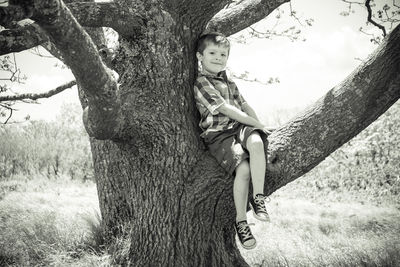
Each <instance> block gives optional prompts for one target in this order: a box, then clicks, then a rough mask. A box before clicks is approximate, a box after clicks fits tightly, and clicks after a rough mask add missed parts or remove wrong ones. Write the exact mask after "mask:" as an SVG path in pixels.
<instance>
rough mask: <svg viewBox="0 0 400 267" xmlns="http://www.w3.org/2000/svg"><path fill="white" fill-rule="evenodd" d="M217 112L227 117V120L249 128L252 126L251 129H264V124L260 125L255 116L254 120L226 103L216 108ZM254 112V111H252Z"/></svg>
mask: <svg viewBox="0 0 400 267" xmlns="http://www.w3.org/2000/svg"><path fill="white" fill-rule="evenodd" d="M217 110H218V111H219V112H221V113H222V114H224V115H225V116H228V117H229V118H231V119H233V120H235V121H238V122H240V123H243V124H246V125H249V126H253V127H257V128H261V129H264V128H265V126H264V124H262V123H261V122H260V121H259V120H258V119H257V116H255V117H256V118H254V117H253V116H250V115H249V114H247V113H245V112H243V111H241V110H240V109H238V108H236V107H234V106H232V105H229V104H227V103H224V104H222V105H221V106H220V107H219V108H217ZM253 112H254V110H253ZM254 115H255V112H254Z"/></svg>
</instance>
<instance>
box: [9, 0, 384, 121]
mask: <svg viewBox="0 0 400 267" xmlns="http://www.w3.org/2000/svg"><path fill="white" fill-rule="evenodd" d="M384 1H389V0H380V1H376V2H382V3H383V2H384ZM292 8H293V10H295V11H296V16H297V17H298V18H299V19H300V20H304V19H308V18H312V19H313V20H314V22H313V26H311V27H302V26H301V25H300V24H299V23H297V22H296V20H295V19H294V18H291V17H289V16H288V14H289V4H284V5H282V6H281V8H280V9H281V12H282V11H283V14H282V16H281V19H280V20H279V26H278V28H282V29H284V28H285V27H289V26H290V25H295V26H296V27H297V28H299V29H300V30H301V38H305V39H306V40H305V41H294V42H293V41H291V40H289V38H286V37H274V38H272V39H258V38H251V39H246V42H245V43H240V42H237V41H235V40H237V39H238V38H239V37H240V36H241V35H242V36H243V35H246V33H245V32H241V33H238V34H235V35H234V36H232V38H231V40H232V47H231V52H230V58H229V61H228V66H229V70H230V71H231V72H232V73H239V74H240V73H244V72H248V73H249V76H250V77H251V78H257V80H260V81H266V80H268V79H269V78H270V77H273V78H278V79H279V81H280V82H279V83H272V84H268V85H264V84H262V83H259V82H246V81H243V80H238V79H235V82H236V83H237V84H238V87H239V90H240V91H241V92H242V94H243V96H244V97H245V98H246V100H247V101H248V102H249V103H250V104H251V105H252V106H253V108H254V109H255V110H256V112H257V113H258V114H259V115H260V117H261V119H264V120H266V117H267V116H268V114H272V113H276V112H277V111H278V112H279V111H280V110H287V109H302V108H305V107H306V106H307V105H309V104H310V103H312V102H313V101H315V100H317V99H318V98H319V97H321V96H323V95H324V94H325V93H326V92H327V91H328V90H329V89H331V88H332V87H334V86H335V85H336V84H338V83H340V82H341V81H342V80H343V79H344V78H346V76H347V75H349V74H350V73H351V71H352V70H354V69H355V68H356V67H357V66H358V65H359V64H360V63H361V60H364V59H366V58H367V57H368V55H369V54H370V53H371V52H372V51H373V50H374V49H375V48H376V45H374V44H373V43H372V42H370V36H368V35H366V34H363V33H361V32H360V31H359V28H360V27H363V28H365V29H366V31H368V32H369V33H375V34H379V33H380V32H379V30H378V29H377V28H376V27H373V26H371V25H370V26H369V27H367V26H366V17H367V11H366V9H365V8H364V7H362V6H359V5H353V10H354V13H351V14H350V16H342V15H340V13H341V12H343V11H347V10H348V4H346V3H344V2H343V1H341V0H323V1H314V0H292ZM275 16H276V12H275V13H273V14H271V15H270V16H268V18H267V19H265V20H263V21H261V22H259V23H258V24H257V25H255V27H256V29H259V30H262V29H268V28H271V26H272V25H274V24H275V23H276V19H275ZM16 57H17V62H18V65H19V67H20V68H21V70H22V72H23V73H25V74H26V75H27V76H28V79H27V81H26V82H25V84H24V85H23V86H21V89H18V90H20V91H19V92H21V93H22V92H45V91H47V90H50V89H53V88H55V87H57V86H59V85H62V84H64V83H66V82H68V81H71V80H73V79H74V78H73V76H72V74H71V73H70V71H69V70H68V69H65V68H64V69H63V68H61V67H59V66H57V65H59V64H58V63H57V60H55V59H49V58H43V57H41V58H40V57H37V56H36V55H34V54H33V53H32V52H29V51H25V52H22V53H17V54H16ZM39 102H40V103H41V104H40V105H36V104H35V105H26V104H22V105H18V106H17V108H18V109H19V111H18V112H16V113H15V116H14V117H13V118H14V120H19V119H21V118H24V117H25V116H26V115H28V114H29V115H30V117H31V119H46V120H52V119H54V118H55V116H56V115H57V113H58V111H59V107H60V106H61V105H62V103H63V102H67V103H69V102H76V103H78V96H77V90H76V88H75V87H73V88H72V89H67V90H66V91H64V92H62V93H60V94H58V95H56V96H53V97H51V98H50V99H43V100H40V101H39Z"/></svg>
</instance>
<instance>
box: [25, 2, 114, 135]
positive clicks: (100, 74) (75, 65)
mask: <svg viewBox="0 0 400 267" xmlns="http://www.w3.org/2000/svg"><path fill="white" fill-rule="evenodd" d="M32 19H34V20H36V22H37V23H38V24H39V25H40V26H41V27H42V28H43V29H44V30H45V31H46V33H47V34H48V35H49V36H50V37H51V38H52V40H53V42H54V44H55V46H56V47H57V48H58V49H59V50H60V52H61V54H62V56H63V58H64V59H65V63H66V64H67V65H68V66H69V67H70V68H71V71H72V72H73V74H74V76H75V78H76V80H77V83H78V84H79V85H80V86H81V88H82V89H83V90H84V91H85V93H86V94H87V96H88V100H89V110H86V112H85V115H86V116H85V118H86V120H85V126H86V128H87V130H88V132H89V134H90V135H92V136H95V137H96V138H99V139H108V138H113V137H116V134H117V133H118V128H119V121H118V118H119V116H118V114H119V100H118V97H117V90H118V88H117V83H116V81H115V79H114V76H113V75H112V72H111V71H110V70H109V69H108V68H107V67H106V66H105V65H104V64H103V62H102V60H101V58H100V56H99V54H98V53H97V48H96V46H95V44H94V43H93V42H92V40H91V38H90V37H89V35H88V34H87V33H86V32H85V31H84V30H83V28H82V27H81V26H80V25H79V24H78V23H77V21H76V20H75V19H74V17H73V16H72V14H71V12H70V11H69V10H68V8H67V7H66V6H65V5H64V3H63V2H62V1H59V0H53V1H51V0H48V1H35V12H34V15H33V17H32ZM83 59H84V60H83ZM89 70H90V71H89Z"/></svg>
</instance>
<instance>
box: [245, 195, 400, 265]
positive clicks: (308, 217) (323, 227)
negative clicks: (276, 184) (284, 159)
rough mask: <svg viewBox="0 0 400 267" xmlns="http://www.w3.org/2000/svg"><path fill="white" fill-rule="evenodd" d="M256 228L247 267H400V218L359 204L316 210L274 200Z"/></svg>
mask: <svg viewBox="0 0 400 267" xmlns="http://www.w3.org/2000/svg"><path fill="white" fill-rule="evenodd" d="M269 211H270V215H271V223H262V222H258V221H256V220H255V219H253V217H252V216H251V214H249V216H248V217H249V222H253V223H255V224H256V226H255V227H253V229H254V230H253V234H254V235H255V237H256V238H257V240H258V241H259V244H258V246H257V247H256V249H254V250H251V251H243V250H242V254H243V255H244V257H245V259H246V260H247V262H249V263H250V264H251V266H400V224H399V221H400V212H399V210H398V209H397V208H395V207H385V206H381V207H378V206H374V205H370V204H361V203H334V202H332V203H325V204H322V205H321V204H316V203H312V202H310V201H309V200H305V199H303V200H299V199H296V200H295V199H290V198H284V197H282V196H278V197H276V198H274V199H273V201H271V203H270V204H269Z"/></svg>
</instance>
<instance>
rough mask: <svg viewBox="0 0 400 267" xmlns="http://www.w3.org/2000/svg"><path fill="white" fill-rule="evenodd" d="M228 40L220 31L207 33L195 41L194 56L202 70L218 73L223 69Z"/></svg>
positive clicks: (228, 47) (226, 55)
mask: <svg viewBox="0 0 400 267" xmlns="http://www.w3.org/2000/svg"><path fill="white" fill-rule="evenodd" d="M229 49H230V43H229V40H228V39H227V38H226V37H225V36H224V35H223V34H221V33H216V32H212V33H207V34H203V35H202V36H200V38H199V40H198V42H197V52H196V56H197V59H198V60H199V62H201V66H202V68H203V70H205V71H207V72H210V73H212V74H218V73H219V72H220V71H222V70H224V69H225V66H226V62H227V60H228V56H229Z"/></svg>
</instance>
